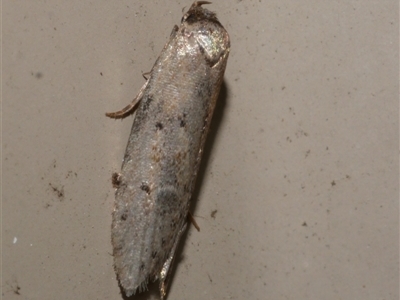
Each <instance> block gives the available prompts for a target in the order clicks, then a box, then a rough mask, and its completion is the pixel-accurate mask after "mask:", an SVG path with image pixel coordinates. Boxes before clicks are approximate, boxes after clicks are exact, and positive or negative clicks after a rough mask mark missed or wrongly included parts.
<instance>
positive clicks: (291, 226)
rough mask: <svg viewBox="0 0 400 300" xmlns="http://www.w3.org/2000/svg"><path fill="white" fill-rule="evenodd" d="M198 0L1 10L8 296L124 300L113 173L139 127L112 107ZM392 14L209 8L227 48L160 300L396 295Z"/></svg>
mask: <svg viewBox="0 0 400 300" xmlns="http://www.w3.org/2000/svg"><path fill="white" fill-rule="evenodd" d="M190 4H191V2H189V1H137V0H122V1H81V0H79V1H78V0H71V1H60V0H47V1H43V0H42V1H41V0H36V1H27V0H25V1H21V0H16V1H2V110H1V112H2V186H1V193H2V194H1V195H2V218H1V219H2V236H1V238H2V240H1V241H2V262H1V263H2V264H1V269H2V282H1V290H2V291H1V295H2V299H40V300H50V299H51V300H53V299H123V297H122V296H121V294H120V290H119V287H118V284H117V281H116V276H115V274H114V270H113V258H112V256H111V253H112V248H111V242H110V234H111V233H110V225H111V212H112V209H113V201H114V190H113V188H112V186H111V174H112V172H114V171H118V170H119V169H120V165H121V160H122V158H123V154H124V151H125V146H126V143H127V140H128V136H129V132H130V127H131V124H132V120H133V117H128V118H127V119H125V120H122V121H114V120H111V119H108V118H106V117H105V116H104V113H105V112H108V111H115V110H118V109H120V108H122V107H124V106H125V105H126V104H128V103H129V102H130V101H131V99H132V98H133V97H134V96H135V95H136V93H137V92H138V90H139V88H140V87H141V86H142V84H143V83H144V79H143V77H142V72H147V71H149V70H150V69H151V67H152V65H153V63H154V61H155V60H156V58H157V57H158V55H159V53H160V51H161V49H162V47H163V45H164V44H165V42H166V41H167V40H168V37H169V34H170V32H171V30H172V27H173V25H174V24H179V22H180V19H181V17H182V9H183V8H185V9H187V8H188V7H189V6H190ZM398 5H399V4H398V1H389V0H386V1H385V0H383V1H376V0H374V1H372V0H365V1H357V0H352V1H344V0H339V1H315V0H314V1H313V0H305V1H294V0H279V1H278V0H269V1H266V0H259V1H248V0H243V1H218V0H216V1H214V3H213V4H210V5H207V8H208V9H210V10H213V11H215V12H217V14H218V17H219V19H220V21H221V23H222V24H223V25H224V26H225V28H226V29H227V30H228V32H229V33H230V37H231V54H230V58H229V61H228V66H227V69H226V76H225V83H224V88H223V91H222V94H221V97H220V99H219V103H218V104H217V109H216V113H215V115H214V119H213V123H212V130H211V133H210V136H209V139H208V141H207V145H206V151H205V157H204V159H203V164H202V168H201V172H200V177H199V180H198V182H197V183H198V185H197V189H196V192H195V193H194V196H193V198H194V199H193V206H192V212H193V214H194V216H195V218H196V220H197V223H198V224H199V226H200V228H201V231H200V232H197V231H196V230H195V229H194V228H193V226H189V230H188V231H187V234H186V235H185V236H184V238H183V239H182V241H181V246H180V248H179V250H178V257H177V261H176V264H175V270H174V274H173V280H172V283H171V286H170V290H169V297H168V299H273V300H275V299H277V300H280V299H282V300H283V299H296V300H299V299H302V300H308V299H328V300H330V299H331V300H337V299H371V300H372V299H373V300H378V299H379V300H391V299H398V298H399V273H398V267H399V256H398V254H399V221H398V213H399V211H398V208H399V207H398V206H399V159H398V153H399V152H398V146H399V120H398V113H399V109H398V106H399V103H398V100H399V99H398V95H399V74H398V72H399V52H398V48H399V22H398V14H399V7H398ZM158 297H159V296H158V291H157V285H153V286H152V287H151V289H150V291H149V292H147V293H144V294H142V295H140V296H138V297H136V298H132V299H158Z"/></svg>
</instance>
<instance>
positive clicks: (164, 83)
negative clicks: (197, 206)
mask: <svg viewBox="0 0 400 300" xmlns="http://www.w3.org/2000/svg"><path fill="white" fill-rule="evenodd" d="M206 3H208V2H206V1H198V2H194V3H193V4H192V6H191V7H190V9H189V10H188V11H187V12H186V13H185V14H184V16H183V17H182V21H181V24H180V26H179V27H177V26H175V27H174V29H173V31H172V33H171V36H170V39H169V41H168V43H167V44H166V46H165V47H164V48H163V50H162V52H161V54H160V56H159V57H158V59H157V60H156V62H155V64H154V66H153V68H152V70H151V72H150V76H149V78H148V80H147V81H146V83H145V84H144V86H143V87H142V89H141V90H140V91H139V94H138V96H137V97H136V98H135V99H134V101H133V102H132V104H131V105H128V106H127V107H125V108H124V109H123V110H122V111H120V112H116V113H110V114H107V116H109V117H112V118H123V117H125V116H126V115H127V114H129V113H130V112H132V110H133V109H134V108H135V107H137V108H136V116H135V120H134V122H133V125H132V130H131V134H130V136H129V140H128V145H127V148H126V152H125V156H124V160H123V163H122V168H121V172H120V173H119V174H118V175H114V176H113V178H114V180H113V184H114V185H115V186H116V192H115V206H114V212H113V216H112V217H113V218H112V232H111V237H112V244H113V254H114V265H115V271H116V274H117V277H118V280H119V282H120V285H121V287H122V289H123V290H124V292H125V294H126V295H127V296H130V295H132V294H134V293H135V292H136V291H142V290H145V289H146V287H147V284H148V282H149V280H151V281H154V280H160V293H161V298H163V297H164V296H165V295H166V288H167V279H168V277H169V276H168V275H169V272H170V269H171V268H170V266H171V264H172V261H173V258H174V255H175V250H176V247H177V244H178V241H179V238H180V236H181V235H182V233H183V231H184V229H185V226H186V222H187V215H188V213H189V205H190V198H191V195H192V192H193V189H194V185H195V180H196V176H197V172H198V169H199V164H200V160H201V154H202V151H203V147H204V142H205V139H206V136H207V132H208V129H209V125H210V121H211V117H212V114H213V111H214V108H215V103H216V100H217V98H218V94H219V90H220V87H221V84H222V79H223V75H224V71H225V67H226V63H227V59H228V55H229V49H230V42H229V36H228V33H227V32H226V30H225V29H224V28H223V27H222V25H221V24H220V23H219V21H218V19H217V17H216V15H215V14H214V13H213V12H210V11H208V10H207V9H204V8H202V7H201V5H202V4H206Z"/></svg>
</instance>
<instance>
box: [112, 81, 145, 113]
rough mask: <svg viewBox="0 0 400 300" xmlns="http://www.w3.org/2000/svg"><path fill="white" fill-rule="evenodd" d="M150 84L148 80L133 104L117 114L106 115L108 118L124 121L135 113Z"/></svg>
mask: <svg viewBox="0 0 400 300" xmlns="http://www.w3.org/2000/svg"><path fill="white" fill-rule="evenodd" d="M148 83H149V81H148V80H147V81H146V82H145V83H144V84H143V86H142V87H141V89H140V91H139V93H138V94H137V96H136V97H135V98H134V99H133V100H132V102H131V103H130V104H129V105H128V106H126V107H124V108H123V109H121V110H119V111H116V112H112V113H106V116H107V117H109V118H113V119H123V118H125V117H127V116H129V115H130V114H132V113H133V112H134V111H135V108H136V106H137V104H138V103H139V102H140V100H142V98H143V93H144V90H145V89H146V87H147V84H148Z"/></svg>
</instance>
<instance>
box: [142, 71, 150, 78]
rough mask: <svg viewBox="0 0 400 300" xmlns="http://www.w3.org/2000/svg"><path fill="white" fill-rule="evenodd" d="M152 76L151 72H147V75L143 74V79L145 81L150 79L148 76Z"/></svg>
mask: <svg viewBox="0 0 400 300" xmlns="http://www.w3.org/2000/svg"><path fill="white" fill-rule="evenodd" d="M150 74H151V71H150V72H145V73H142V76H143V78H144V79H146V80H147V79H148V78H147V77H146V76H149V75H150Z"/></svg>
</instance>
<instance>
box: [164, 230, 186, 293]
mask: <svg viewBox="0 0 400 300" xmlns="http://www.w3.org/2000/svg"><path fill="white" fill-rule="evenodd" d="M186 225H187V223H185V225H183V227H182V228H181V230H180V231H179V233H178V236H177V237H176V240H175V243H174V246H173V247H172V250H171V252H170V255H169V257H168V259H167V260H166V261H165V263H164V265H163V267H162V269H161V272H160V294H161V300H164V297H165V296H166V295H167V288H168V283H169V282H168V276H169V275H170V272H171V265H172V262H173V260H174V258H175V251H176V247H177V246H178V242H179V240H180V238H181V236H182V233H183V232H184V231H185V229H186Z"/></svg>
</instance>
